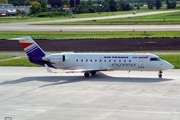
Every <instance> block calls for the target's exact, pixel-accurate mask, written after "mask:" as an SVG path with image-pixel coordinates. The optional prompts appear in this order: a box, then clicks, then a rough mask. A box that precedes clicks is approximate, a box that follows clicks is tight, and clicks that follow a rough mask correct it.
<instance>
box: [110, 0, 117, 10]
mask: <svg viewBox="0 0 180 120" xmlns="http://www.w3.org/2000/svg"><path fill="white" fill-rule="evenodd" d="M109 10H110V11H117V5H116V2H115V1H114V0H110V1H109Z"/></svg>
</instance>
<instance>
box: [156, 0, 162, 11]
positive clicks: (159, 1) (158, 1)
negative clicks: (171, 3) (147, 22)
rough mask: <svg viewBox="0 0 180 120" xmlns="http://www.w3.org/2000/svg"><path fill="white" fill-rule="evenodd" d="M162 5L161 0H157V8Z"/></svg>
mask: <svg viewBox="0 0 180 120" xmlns="http://www.w3.org/2000/svg"><path fill="white" fill-rule="evenodd" d="M161 7H162V2H161V0H156V9H160V8H161Z"/></svg>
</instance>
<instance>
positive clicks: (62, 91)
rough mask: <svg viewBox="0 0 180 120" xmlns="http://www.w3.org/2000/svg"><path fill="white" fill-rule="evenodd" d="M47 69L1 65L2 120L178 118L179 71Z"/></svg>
mask: <svg viewBox="0 0 180 120" xmlns="http://www.w3.org/2000/svg"><path fill="white" fill-rule="evenodd" d="M56 71H58V72H59V73H47V72H46V70H45V68H44V67H0V96H1V97H0V119H1V120H3V119H4V118H5V117H11V118H12V120H179V119H180V101H179V100H180V94H179V93H180V76H179V73H180V70H168V71H164V72H163V78H162V79H159V78H158V77H157V72H134V71H132V72H130V73H128V72H127V71H113V72H102V73H98V74H97V75H96V76H93V77H92V76H91V77H89V78H84V76H83V74H82V73H69V74H68V73H65V72H64V71H62V70H56Z"/></svg>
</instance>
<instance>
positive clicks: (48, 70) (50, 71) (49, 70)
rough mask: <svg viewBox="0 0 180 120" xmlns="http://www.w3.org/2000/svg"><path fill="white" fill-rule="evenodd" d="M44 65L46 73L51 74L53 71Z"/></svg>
mask: <svg viewBox="0 0 180 120" xmlns="http://www.w3.org/2000/svg"><path fill="white" fill-rule="evenodd" d="M44 65H45V67H46V70H47V72H49V73H53V71H52V70H51V69H50V68H49V67H48V66H47V65H46V64H44Z"/></svg>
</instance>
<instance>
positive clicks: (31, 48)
mask: <svg viewBox="0 0 180 120" xmlns="http://www.w3.org/2000/svg"><path fill="white" fill-rule="evenodd" d="M9 40H19V42H20V44H21V46H22V48H23V49H24V51H25V52H26V54H27V56H28V58H29V60H30V61H31V62H32V63H35V64H38V65H43V66H44V65H45V64H46V65H48V66H49V67H54V66H52V65H51V64H50V63H49V62H48V61H44V60H43V59H42V58H43V57H44V56H45V52H44V51H43V50H42V49H41V48H40V46H39V45H38V44H37V43H36V42H35V41H34V40H33V39H32V38H31V37H28V36H25V37H20V38H11V39H9Z"/></svg>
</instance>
